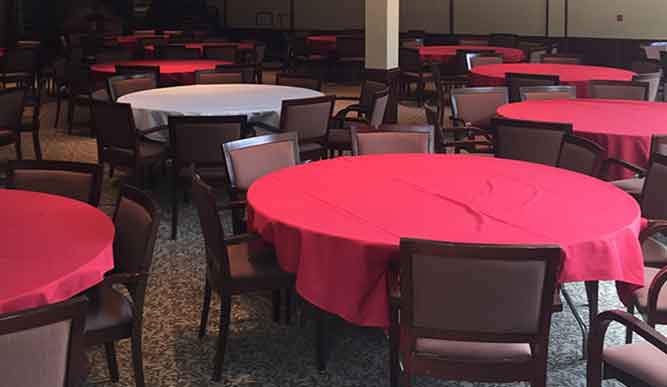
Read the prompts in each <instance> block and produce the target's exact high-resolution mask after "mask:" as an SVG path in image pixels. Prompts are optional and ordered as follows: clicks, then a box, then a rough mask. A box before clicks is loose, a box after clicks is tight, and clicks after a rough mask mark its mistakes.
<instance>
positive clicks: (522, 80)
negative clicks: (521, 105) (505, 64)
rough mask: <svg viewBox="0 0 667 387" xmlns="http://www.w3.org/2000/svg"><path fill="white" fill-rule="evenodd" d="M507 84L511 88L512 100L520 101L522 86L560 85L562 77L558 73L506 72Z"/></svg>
mask: <svg viewBox="0 0 667 387" xmlns="http://www.w3.org/2000/svg"><path fill="white" fill-rule="evenodd" d="M505 84H506V85H507V87H508V88H509V96H510V102H520V101H521V88H522V87H526V86H558V85H560V77H559V76H558V75H539V74H521V73H506V74H505Z"/></svg>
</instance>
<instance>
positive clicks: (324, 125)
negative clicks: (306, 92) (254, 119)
mask: <svg viewBox="0 0 667 387" xmlns="http://www.w3.org/2000/svg"><path fill="white" fill-rule="evenodd" d="M335 104H336V96H333V95H330V96H324V97H313V98H301V99H290V100H285V101H283V103H282V109H281V113H280V127H279V128H274V127H271V126H269V125H266V124H262V123H256V124H254V125H255V126H256V127H257V128H260V129H264V130H267V131H269V132H273V133H287V132H295V133H297V134H298V136H299V152H300V154H301V160H320V159H324V158H326V157H327V154H328V138H329V124H330V122H331V118H332V115H333V110H334V106H335Z"/></svg>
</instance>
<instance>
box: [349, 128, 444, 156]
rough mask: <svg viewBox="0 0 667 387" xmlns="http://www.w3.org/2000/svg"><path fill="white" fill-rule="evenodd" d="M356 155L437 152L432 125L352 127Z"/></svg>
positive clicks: (353, 150) (353, 146) (353, 151)
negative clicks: (375, 128) (373, 127)
mask: <svg viewBox="0 0 667 387" xmlns="http://www.w3.org/2000/svg"><path fill="white" fill-rule="evenodd" d="M351 134H352V154H353V155H354V156H363V155H375V154H391V153H435V132H434V128H433V127H432V126H430V125H384V126H382V129H380V130H373V131H364V130H357V129H354V128H353V129H351Z"/></svg>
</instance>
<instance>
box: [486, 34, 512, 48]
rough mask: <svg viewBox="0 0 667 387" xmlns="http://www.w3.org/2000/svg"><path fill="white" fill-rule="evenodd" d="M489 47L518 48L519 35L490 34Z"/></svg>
mask: <svg viewBox="0 0 667 387" xmlns="http://www.w3.org/2000/svg"><path fill="white" fill-rule="evenodd" d="M489 46H496V47H509V48H516V47H518V46H519V35H516V34H490V35H489Z"/></svg>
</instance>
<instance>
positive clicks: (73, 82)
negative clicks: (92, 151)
mask: <svg viewBox="0 0 667 387" xmlns="http://www.w3.org/2000/svg"><path fill="white" fill-rule="evenodd" d="M65 78H66V81H65V85H66V94H67V97H68V100H67V133H68V134H72V129H73V127H74V118H75V114H76V108H77V106H83V107H84V108H86V109H87V110H88V112H89V113H90V111H91V109H92V104H93V102H95V101H101V100H105V98H106V92H104V95H102V94H103V93H102V92H99V91H98V90H96V89H95V82H94V80H93V77H92V73H91V71H90V67H89V66H88V65H85V64H80V63H72V62H69V63H68V64H67V65H66V69H65ZM90 124H91V122H90V121H87V122H85V123H84V125H90ZM93 135H94V129H93V128H92V127H91V136H93Z"/></svg>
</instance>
